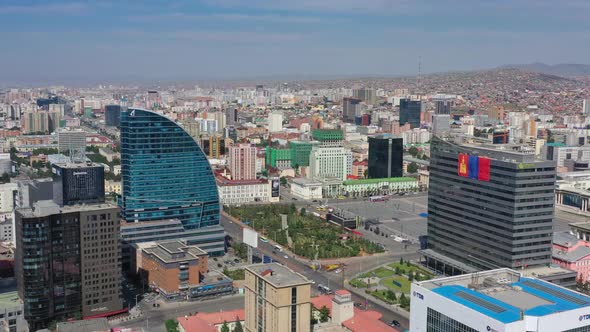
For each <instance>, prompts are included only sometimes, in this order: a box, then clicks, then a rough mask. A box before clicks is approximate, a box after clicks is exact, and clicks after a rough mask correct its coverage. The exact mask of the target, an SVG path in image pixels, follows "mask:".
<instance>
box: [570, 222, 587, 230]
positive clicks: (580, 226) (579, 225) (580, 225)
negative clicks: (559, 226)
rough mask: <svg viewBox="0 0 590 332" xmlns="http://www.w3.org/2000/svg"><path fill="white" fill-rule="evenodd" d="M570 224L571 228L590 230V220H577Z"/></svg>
mask: <svg viewBox="0 0 590 332" xmlns="http://www.w3.org/2000/svg"><path fill="white" fill-rule="evenodd" d="M569 225H570V227H571V228H574V229H579V230H583V231H589V232H590V222H575V223H571V224H569Z"/></svg>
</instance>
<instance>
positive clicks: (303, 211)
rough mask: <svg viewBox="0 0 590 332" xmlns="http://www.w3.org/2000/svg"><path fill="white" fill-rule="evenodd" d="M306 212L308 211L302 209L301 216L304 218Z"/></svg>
mask: <svg viewBox="0 0 590 332" xmlns="http://www.w3.org/2000/svg"><path fill="white" fill-rule="evenodd" d="M306 212H307V211H306V210H305V208H301V210H300V212H299V214H301V215H302V216H304V215H305V213H306Z"/></svg>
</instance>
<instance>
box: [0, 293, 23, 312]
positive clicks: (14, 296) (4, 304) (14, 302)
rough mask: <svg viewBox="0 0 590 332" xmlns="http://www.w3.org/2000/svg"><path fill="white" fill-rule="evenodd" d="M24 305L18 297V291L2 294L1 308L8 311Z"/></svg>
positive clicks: (0, 295) (0, 297) (0, 299)
mask: <svg viewBox="0 0 590 332" xmlns="http://www.w3.org/2000/svg"><path fill="white" fill-rule="evenodd" d="M22 305H23V301H22V300H21V299H20V298H19V297H18V292H17V291H12V292H4V293H0V308H2V309H6V308H11V307H19V306H22Z"/></svg>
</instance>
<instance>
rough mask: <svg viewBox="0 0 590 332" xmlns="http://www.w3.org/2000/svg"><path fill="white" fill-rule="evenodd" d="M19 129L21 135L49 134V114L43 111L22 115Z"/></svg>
mask: <svg viewBox="0 0 590 332" xmlns="http://www.w3.org/2000/svg"><path fill="white" fill-rule="evenodd" d="M21 129H22V132H23V134H34V133H50V132H51V131H50V127H49V113H48V112H45V111H37V112H25V113H23V115H22V117H21Z"/></svg>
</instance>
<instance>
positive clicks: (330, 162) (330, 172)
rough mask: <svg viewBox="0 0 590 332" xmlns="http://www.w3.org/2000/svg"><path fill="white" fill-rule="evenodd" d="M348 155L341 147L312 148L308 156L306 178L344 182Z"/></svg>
mask: <svg viewBox="0 0 590 332" xmlns="http://www.w3.org/2000/svg"><path fill="white" fill-rule="evenodd" d="M349 154H350V151H349V150H348V149H346V148H343V147H327V146H314V147H313V148H312V149H311V153H310V155H309V174H308V177H309V178H312V179H317V178H328V177H330V178H338V179H341V180H343V181H344V180H346V175H347V172H348V158H349ZM350 168H351V169H352V165H351V167H350Z"/></svg>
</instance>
